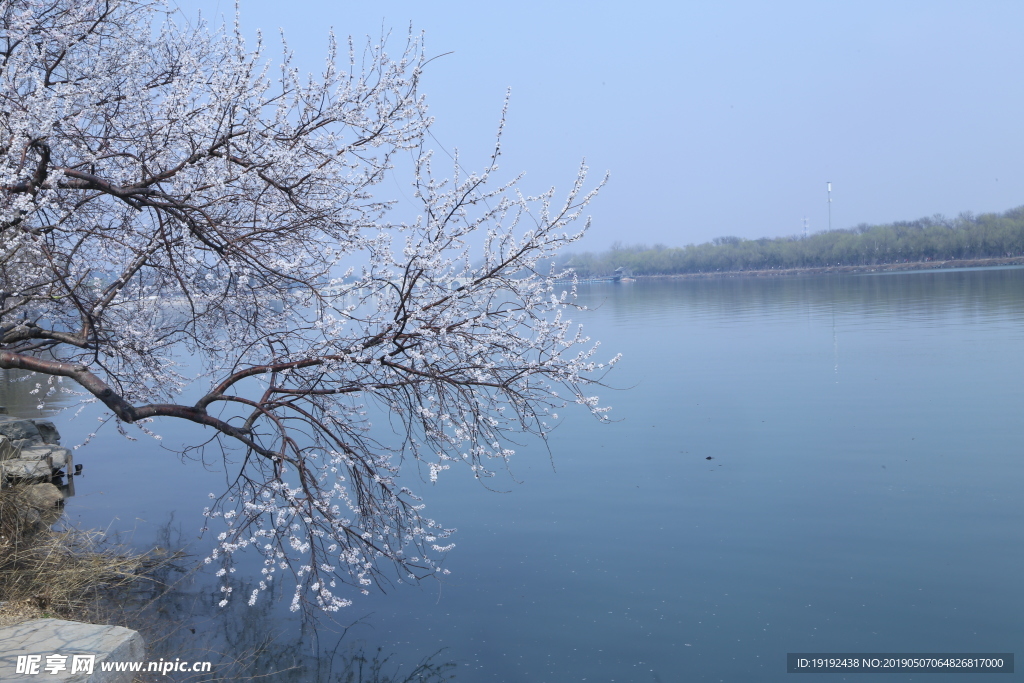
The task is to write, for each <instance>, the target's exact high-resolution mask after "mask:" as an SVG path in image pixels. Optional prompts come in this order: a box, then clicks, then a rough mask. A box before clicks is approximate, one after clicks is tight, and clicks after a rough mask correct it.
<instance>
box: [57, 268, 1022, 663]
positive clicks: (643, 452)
mask: <svg viewBox="0 0 1024 683" xmlns="http://www.w3.org/2000/svg"><path fill="white" fill-rule="evenodd" d="M581 299H582V302H583V303H585V304H586V305H588V306H590V307H592V308H593V309H594V310H591V311H589V312H586V313H583V314H581V315H580V316H578V317H579V319H580V320H581V321H582V322H584V323H585V325H586V329H587V332H588V333H589V334H590V335H591V336H592V337H593V338H595V339H600V340H602V343H603V344H602V355H604V356H607V357H610V356H611V355H613V354H614V353H615V352H622V353H623V355H624V359H623V361H622V362H621V365H620V367H619V368H618V369H617V370H616V371H615V372H614V373H613V374H612V375H611V376H610V378H609V379H610V381H611V382H612V383H613V384H614V385H615V386H616V387H618V389H617V390H614V391H612V390H608V391H603V392H601V393H602V399H604V402H605V403H607V404H610V405H612V406H613V407H614V410H613V411H612V415H613V417H614V419H615V420H616V422H614V423H613V424H610V425H600V424H597V423H595V422H594V421H593V420H592V419H590V418H589V415H584V414H578V413H576V412H574V411H565V412H566V415H565V416H564V422H563V424H562V425H561V427H560V429H559V430H557V432H556V434H555V436H554V437H553V438H552V440H551V444H550V446H551V453H552V455H551V457H550V458H549V456H548V454H547V452H546V451H545V450H544V449H543V448H541V447H539V446H538V445H536V444H533V445H531V446H528V447H524V448H522V449H520V450H519V452H518V453H517V455H516V456H515V458H514V460H513V463H512V474H513V475H514V477H515V479H512V478H511V477H505V478H504V479H503V480H501V481H500V482H498V488H499V489H500V492H494V491H489V490H486V489H483V488H482V487H480V486H478V485H476V483H475V482H474V481H473V480H472V479H471V477H469V476H468V473H467V472H461V473H460V472H457V471H455V472H447V473H445V474H446V476H444V477H442V480H441V481H440V482H439V483H438V485H436V486H433V487H431V486H429V485H426V484H420V485H419V486H418V488H419V489H420V490H421V492H423V493H424V494H425V495H426V502H427V503H428V512H429V513H430V514H431V516H433V517H435V518H436V519H438V520H439V521H441V522H443V523H445V524H446V525H447V526H455V527H458V529H459V531H458V534H457V535H456V537H455V539H454V540H455V541H456V543H457V547H456V549H455V551H453V552H452V553H451V554H450V556H449V558H448V562H447V565H446V566H447V567H448V568H449V569H451V570H452V572H453V573H452V575H451V576H450V577H448V578H447V579H446V580H445V582H444V583H443V584H440V585H439V584H436V583H428V584H426V585H424V586H420V587H412V586H404V585H403V586H395V587H394V588H393V589H392V590H390V591H389V593H388V595H386V596H373V597H371V598H366V599H362V600H357V601H356V605H355V606H354V607H352V608H351V610H352V612H351V614H350V615H349V618H350V619H351V620H355V619H357V618H359V617H365V619H364V620H363V622H362V623H361V624H359V625H357V626H355V627H353V628H351V629H350V630H349V631H348V633H347V635H346V636H345V642H349V643H365V644H366V645H368V646H369V647H371V648H376V647H378V646H379V647H383V648H384V651H385V652H391V653H394V655H393V661H395V662H407V663H409V664H413V663H415V662H417V661H419V660H420V659H421V658H423V657H425V656H428V655H430V654H432V653H434V652H437V651H438V650H442V649H443V650H442V652H441V653H440V655H438V657H439V658H440V659H441V660H443V661H447V662H451V663H453V664H455V665H456V668H455V672H456V673H457V680H460V681H501V682H507V683H514V682H523V683H526V682H531V683H532V682H538V683H539V682H542V681H550V682H552V683H554V682H560V681H583V680H586V681H638V682H640V681H643V682H648V681H652V682H653V681H662V682H665V683H667V682H669V681H754V680H757V681H782V680H788V678H791V676H788V677H787V674H786V673H785V668H786V653H787V652H1014V651H1018V654H1021V653H1024V649H1021V648H1020V644H1021V643H1022V639H1024V616H1022V615H1024V587H1022V583H1021V567H1022V566H1024V497H1022V496H1021V490H1022V484H1024V459H1022V457H1024V418H1022V416H1024V388H1022V387H1024V353H1021V351H1022V349H1024V269H999V270H986V271H962V272H939V273H936V272H928V273H912V274H894V275H877V276H875V275H869V276H835V277H823V278H791V279H788V278H787V279H782V278H780V279H771V280H754V279H729V280H706V281H658V282H650V281H648V282H638V283H635V284H632V285H620V286H602V285H594V286H590V287H589V288H586V287H585V288H583V291H582V296H581ZM60 419H61V420H62V422H61V431H62V433H63V434H64V436H65V439H64V443H65V444H69V443H77V442H78V441H80V440H81V439H82V438H83V437H84V435H85V434H86V433H88V432H89V431H92V429H93V428H94V427H93V425H94V424H95V419H96V418H95V415H90V414H89V413H88V412H86V413H83V415H82V416H80V417H79V418H77V419H76V420H68V419H67V418H66V417H62V418H60ZM157 431H160V433H161V434H163V435H164V436H165V442H166V443H171V444H173V443H176V442H180V441H183V440H185V441H187V440H190V439H194V438H199V437H201V435H202V430H199V429H193V428H191V427H190V426H181V425H175V424H172V423H167V424H162V425H158V426H157ZM708 458H711V459H710V460H709V459H708ZM76 461H77V462H82V463H84V464H85V467H86V472H85V476H83V477H80V478H78V479H77V481H76V487H77V492H78V493H77V496H76V497H75V498H74V499H72V500H71V501H70V502H69V504H68V513H69V515H70V516H71V517H72V519H73V520H74V521H75V522H76V523H80V524H82V525H83V526H90V527H102V528H108V527H109V528H111V529H114V530H118V531H127V532H130V533H132V534H134V536H133V538H134V542H136V543H139V544H140V545H146V544H147V543H150V542H152V540H153V539H154V538H155V536H156V533H157V529H158V528H159V527H160V526H161V525H162V524H165V523H166V522H167V521H168V519H169V518H170V515H171V514H172V513H173V514H174V520H175V523H176V524H178V525H180V527H181V528H182V529H183V530H184V535H185V536H186V537H190V536H194V533H193V532H194V530H196V529H198V528H199V527H200V526H201V525H202V520H201V517H200V511H201V510H202V507H203V505H204V504H205V503H206V494H207V493H208V492H210V491H216V490H218V487H220V486H222V485H223V481H224V475H223V474H222V473H218V472H216V471H212V472H209V471H206V470H204V469H203V468H202V467H200V466H197V464H196V463H192V462H182V461H181V460H180V459H179V458H177V457H176V456H175V455H174V454H172V453H171V452H169V451H167V450H164V449H162V448H161V447H160V445H159V444H157V443H156V442H153V441H140V442H138V443H136V444H127V443H126V442H125V441H124V440H123V439H122V438H121V437H119V436H117V434H116V432H115V431H114V430H111V429H108V430H105V432H101V434H100V436H99V437H97V439H95V440H94V441H93V442H92V443H91V444H89V445H88V446H86V447H84V448H83V449H80V450H79V451H78V452H77V453H76ZM517 482H519V483H517ZM205 544H206V541H200V542H199V545H198V546H197V551H196V552H205V550H206V549H207V546H206V545H205ZM240 567H241V568H242V570H247V569H246V567H245V566H244V563H243V564H242V565H240ZM247 571H251V570H247ZM241 573H242V571H240V572H239V574H241ZM200 583H202V582H201V581H200ZM194 590H195V591H196V592H197V595H204V596H205V595H206V594H207V593H208V591H207V590H206V588H205V587H204V586H202V585H198V586H196V587H194ZM204 600H205V602H204ZM211 602H212V598H210V599H206V598H203V599H202V600H200V601H199V603H196V604H197V605H198V606H199V607H201V606H202V605H208V604H210V603H211ZM278 607H280V606H270V607H269V608H265V609H264V611H262V612H259V613H258V617H257V616H256V615H257V613H252V615H253V616H251V617H247V616H246V615H247V612H246V611H245V610H244V609H242V610H240V611H234V612H231V616H229V617H228V618H229V619H235V620H237V619H241V620H246V619H250V618H251V619H257V618H258V619H260V620H263V621H262V622H261V623H262V628H263V629H266V628H268V627H277V628H278V629H280V630H281V631H283V632H284V633H283V635H282V638H283V639H284V640H287V638H288V637H293V639H303V638H305V636H303V635H302V634H300V632H299V630H298V625H297V624H295V623H294V622H292V621H289V617H288V616H287V612H286V611H285V610H284V609H278ZM197 608H198V607H197ZM267 610H269V611H267ZM196 618H197V619H198V617H196ZM203 623H204V624H207V625H206V626H204V627H202V628H201V629H200V632H199V634H198V636H197V638H203V639H204V640H206V641H209V640H210V639H216V638H217V637H218V633H222V632H224V631H225V630H226V629H227V627H226V626H224V624H223V623H222V624H220V625H219V626H218V625H217V622H216V621H212V622H203ZM203 629H205V633H204V630H203ZM289 629H291V631H290V632H289ZM289 633H290V635H289ZM331 637H333V636H330V635H324V634H321V637H320V643H321V648H325V647H326V648H327V649H330V647H332V645H331V643H330V638H331ZM181 656H187V653H186V654H184V655H181ZM1021 668H1024V665H1018V671H1019V670H1020V669H1021ZM405 670H408V667H407V668H406V669H405ZM847 678H854V677H852V676H848V677H847ZM1021 678H1022V676H1021V674H1019V673H1018V674H1014V675H1004V676H1002V677H1001V678H1000V680H1021ZM313 679H314V678H313V674H311V673H309V672H307V673H306V674H304V675H298V674H293V675H291V676H287V675H282V676H280V677H279V678H278V680H313ZM818 679H820V680H829V681H835V680H841V679H843V677H842V675H839V674H831V675H824V676H822V675H808V674H805V675H804V676H803V677H801V678H800V680H807V681H813V680H818ZM925 679H926V680H928V681H932V682H936V683H937V682H939V681H945V680H947V679H948V680H951V681H954V680H955V681H961V682H962V681H964V680H966V679H965V678H964V677H963V676H951V675H936V674H929V675H924V674H920V675H917V676H908V675H902V676H889V675H885V674H878V675H875V676H873V677H872V678H871V680H872V681H878V682H881V681H907V680H925Z"/></svg>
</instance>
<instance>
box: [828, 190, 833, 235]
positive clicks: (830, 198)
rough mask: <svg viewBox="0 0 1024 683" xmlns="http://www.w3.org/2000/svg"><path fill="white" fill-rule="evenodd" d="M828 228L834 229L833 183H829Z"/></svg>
mask: <svg viewBox="0 0 1024 683" xmlns="http://www.w3.org/2000/svg"><path fill="white" fill-rule="evenodd" d="M828 229H829V230H832V183H828Z"/></svg>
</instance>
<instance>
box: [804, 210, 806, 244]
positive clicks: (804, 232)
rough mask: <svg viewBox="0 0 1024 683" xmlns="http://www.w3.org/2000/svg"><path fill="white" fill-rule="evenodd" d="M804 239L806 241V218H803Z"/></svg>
mask: <svg viewBox="0 0 1024 683" xmlns="http://www.w3.org/2000/svg"><path fill="white" fill-rule="evenodd" d="M804 239H807V216H804Z"/></svg>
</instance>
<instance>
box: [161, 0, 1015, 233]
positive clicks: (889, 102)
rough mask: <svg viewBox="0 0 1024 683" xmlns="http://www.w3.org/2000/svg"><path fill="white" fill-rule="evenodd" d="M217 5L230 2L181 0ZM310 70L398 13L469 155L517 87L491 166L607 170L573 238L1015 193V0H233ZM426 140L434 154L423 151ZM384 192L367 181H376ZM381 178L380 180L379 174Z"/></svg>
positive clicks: (888, 209) (967, 205)
mask: <svg viewBox="0 0 1024 683" xmlns="http://www.w3.org/2000/svg"><path fill="white" fill-rule="evenodd" d="M179 5H180V6H181V7H182V8H183V9H184V10H185V11H186V12H187V13H190V14H194V13H195V11H196V9H198V8H202V9H203V12H204V13H205V14H207V16H210V15H215V16H217V17H220V15H222V14H224V13H228V14H229V16H230V15H231V14H232V13H233V11H234V6H233V3H232V2H230V1H228V0H219V1H218V0H179ZM241 16H242V23H243V29H244V30H245V32H246V34H249V35H252V34H254V32H255V29H257V28H261V29H263V30H264V35H265V36H266V37H267V39H268V40H267V43H268V46H269V47H270V49H269V50H268V55H269V56H271V57H275V58H276V57H277V55H278V54H279V51H278V48H277V46H278V42H277V39H276V35H277V30H278V29H279V28H283V29H284V31H285V34H286V36H287V38H288V41H289V44H290V46H291V47H292V48H293V49H294V50H295V52H296V56H297V63H298V65H299V66H300V67H302V68H303V69H304V70H309V71H319V69H320V66H321V64H322V59H323V55H324V54H325V49H326V36H327V31H328V28H329V27H332V26H333V27H334V29H335V32H336V33H337V34H338V35H339V36H345V35H349V34H351V35H353V36H357V37H358V36H365V35H366V34H373V35H380V32H381V28H382V27H384V28H391V29H394V34H393V35H394V37H395V46H396V51H397V50H398V48H399V46H400V43H401V40H402V38H403V37H404V35H405V32H406V31H407V29H408V26H409V25H410V23H411V24H412V26H413V27H414V29H415V30H417V31H419V30H423V31H425V32H426V43H427V50H428V53H430V54H432V55H435V54H441V53H445V52H453V54H451V55H448V56H445V57H443V58H441V59H438V60H436V61H434V62H432V63H431V64H430V65H429V67H428V70H427V73H426V78H425V80H424V82H423V87H422V92H423V93H425V94H426V95H427V97H428V101H429V102H430V104H431V111H432V114H433V115H434V116H436V118H437V124H436V127H435V128H434V134H435V135H436V137H437V139H438V141H439V142H440V144H442V145H444V146H445V148H447V149H449V150H450V149H452V148H455V147H458V148H459V149H460V150H461V151H462V154H463V157H464V158H463V165H464V166H466V167H473V168H479V167H480V166H482V165H483V163H484V162H485V160H486V153H487V151H488V150H489V148H490V146H491V145H492V143H493V136H494V131H495V129H496V125H497V121H498V116H499V114H500V111H501V105H502V100H503V98H504V94H505V90H506V89H507V88H511V89H512V103H511V107H510V112H509V117H508V124H507V134H506V137H505V139H504V142H503V150H504V152H505V154H504V156H503V161H502V169H503V170H504V171H507V172H509V173H512V172H513V171H526V173H527V176H526V188H527V189H529V190H531V191H537V190H541V189H544V188H546V187H547V186H549V185H552V184H554V185H557V186H559V187H568V186H569V184H570V183H571V181H572V180H573V178H574V177H575V170H576V167H577V166H578V164H579V162H580V160H581V159H582V158H583V157H586V160H587V163H588V165H589V166H590V167H591V169H592V170H593V172H594V178H595V180H596V179H597V178H598V177H599V176H600V175H601V174H603V172H604V171H605V170H608V171H610V172H611V182H610V184H609V185H608V187H607V188H606V190H605V191H604V192H603V193H602V195H601V196H600V197H599V198H598V200H597V201H596V203H595V204H594V205H593V206H592V211H591V213H592V215H593V217H594V227H593V230H592V233H591V235H590V237H589V238H588V239H587V242H586V243H585V246H586V247H589V248H592V249H602V248H605V247H607V246H608V245H610V244H611V243H612V242H614V241H616V240H621V241H623V242H626V243H636V242H646V243H655V242H663V243H665V244H669V245H673V246H675V245H678V246H682V245H685V244H688V243H692V242H703V241H707V240H709V239H711V238H713V237H717V236H721V235H737V236H740V237H750V238H756V237H763V236H776V235H789V234H797V233H799V232H801V231H802V226H803V218H804V217H805V216H806V217H807V218H808V220H809V224H810V230H811V231H812V232H814V231H817V230H822V229H825V228H826V227H827V226H828V205H827V201H826V189H825V183H826V182H827V181H831V182H832V187H833V192H832V197H833V203H832V225H833V227H850V226H853V225H856V224H858V223H862V222H866V223H880V222H889V221H895V220H904V219H914V218H919V217H921V216H930V215H932V214H936V213H943V214H946V215H949V216H955V215H956V214H958V213H960V212H961V211H973V212H975V213H981V212H986V211H1002V210H1005V209H1008V208H1011V207H1015V206H1018V205H1021V204H1024V149H1022V148H1024V134H1022V127H1024V73H1022V67H1024V40H1021V38H1020V32H1021V27H1022V26H1024V3H1021V2H1019V1H1012V2H987V3H977V2H972V3H968V2H938V1H936V0H928V1H927V2H899V3H893V2H891V1H887V2H864V1H863V0H861V1H859V2H856V3H838V2H824V1H814V2H772V3H765V2H749V3H743V2H710V1H703V2H642V1H641V2H628V3H627V2H601V1H594V0H592V1H590V2H568V1H565V0H548V1H546V2H538V1H536V0H528V1H520V2H511V3H497V2H479V1H477V2H444V1H438V0H435V1H434V2H422V1H420V2H389V1H387V0H385V1H365V2H320V1H305V0H293V1H292V2H282V0H273V1H268V0H241ZM438 151H440V150H438ZM384 189H385V188H382V190H384ZM393 189H394V186H393Z"/></svg>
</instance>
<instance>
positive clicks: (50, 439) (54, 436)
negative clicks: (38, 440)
mask: <svg viewBox="0 0 1024 683" xmlns="http://www.w3.org/2000/svg"><path fill="white" fill-rule="evenodd" d="M32 422H34V423H35V425H36V429H38V430H39V436H41V437H42V438H43V443H49V444H53V445H55V446H56V445H57V444H59V443H60V432H58V431H57V425H55V424H53V422H51V421H50V420H32Z"/></svg>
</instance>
